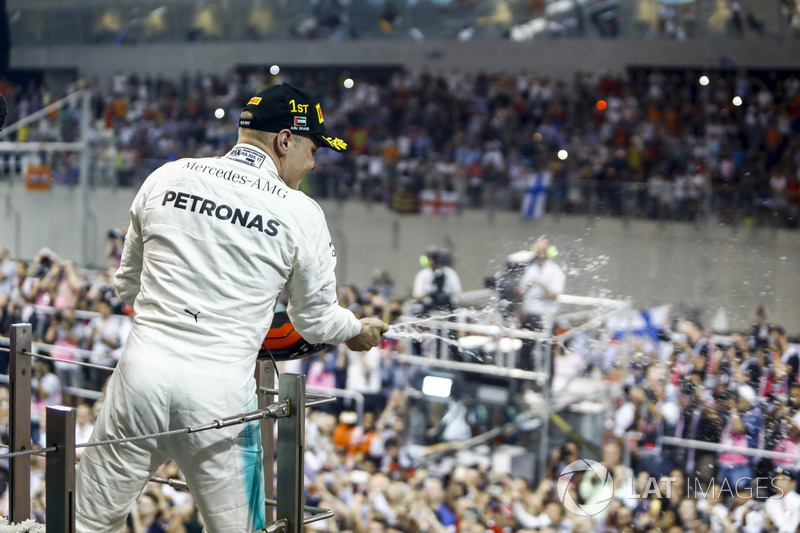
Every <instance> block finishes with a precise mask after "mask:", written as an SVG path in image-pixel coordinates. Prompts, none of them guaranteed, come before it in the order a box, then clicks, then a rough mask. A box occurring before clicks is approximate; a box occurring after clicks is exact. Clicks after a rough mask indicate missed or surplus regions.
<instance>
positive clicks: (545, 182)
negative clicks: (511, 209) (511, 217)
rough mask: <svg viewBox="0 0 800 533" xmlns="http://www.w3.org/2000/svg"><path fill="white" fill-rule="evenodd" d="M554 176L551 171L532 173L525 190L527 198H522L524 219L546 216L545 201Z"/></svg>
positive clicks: (521, 212) (521, 213)
mask: <svg viewBox="0 0 800 533" xmlns="http://www.w3.org/2000/svg"><path fill="white" fill-rule="evenodd" d="M552 179H553V175H552V173H551V172H550V171H549V170H540V171H538V172H532V173H531V174H530V175H529V176H528V183H527V185H526V188H525V196H524V197H523V198H522V209H521V211H520V215H521V216H522V218H531V219H536V218H540V217H541V216H542V215H544V208H545V201H546V200H547V189H548V187H550V182H551V181H552Z"/></svg>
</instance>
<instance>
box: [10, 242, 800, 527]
mask: <svg viewBox="0 0 800 533" xmlns="http://www.w3.org/2000/svg"><path fill="white" fill-rule="evenodd" d="M108 252H109V258H110V260H111V261H113V260H114V255H115V252H114V247H113V246H111V245H110V246H109V251H108ZM113 269H114V267H111V268H110V269H109V270H107V271H84V270H79V269H76V268H75V267H74V265H72V263H71V261H70V260H68V259H63V258H60V257H58V256H57V255H56V254H55V253H53V252H52V251H50V250H47V249H43V250H42V251H40V253H39V254H37V256H36V257H35V258H34V260H33V261H31V262H30V264H28V263H16V264H15V263H14V262H11V261H10V260H9V259H8V258H7V256H6V255H5V254H4V253H2V254H0V274H1V275H0V300H2V302H3V304H4V305H3V306H2V308H0V309H2V311H0V335H4V336H7V335H8V328H9V326H10V324H11V323H15V322H21V321H26V322H31V323H32V324H33V331H34V340H35V341H37V342H39V343H41V344H40V345H39V349H40V350H41V351H43V352H47V353H51V354H52V355H54V356H56V357H59V358H63V359H74V358H77V359H83V360H89V361H95V362H100V363H102V364H106V365H109V366H113V365H114V364H115V361H116V360H117V358H118V356H119V350H120V348H121V346H122V344H123V343H124V341H125V334H126V328H127V327H129V321H130V318H129V316H128V312H129V309H126V308H125V307H124V306H121V305H120V303H119V302H118V300H116V298H115V295H114V291H113V290H112V289H111V287H110V285H109V277H110V275H111V274H112V273H113ZM392 285H393V284H392V282H391V279H390V278H389V277H388V276H387V275H386V274H385V273H376V276H375V279H374V280H372V282H371V283H369V284H368V285H366V286H365V287H360V288H359V287H355V286H345V287H342V288H341V289H340V291H339V294H340V301H341V304H342V305H343V306H346V307H349V308H351V309H352V310H353V311H354V312H355V313H356V314H357V315H359V316H378V317H382V318H383V319H384V320H386V321H387V322H389V323H393V322H395V321H396V320H397V319H398V318H399V317H400V316H401V315H402V314H403V310H404V307H403V305H404V302H403V300H402V299H399V298H396V297H394V296H395V295H393V294H392ZM112 322H113V324H114V325H113V326H112V325H111V323H112ZM402 342H403V341H402V340H397V339H388V338H387V339H385V340H384V342H383V344H382V345H381V346H380V347H378V348H375V349H373V350H371V351H369V352H352V351H350V350H348V349H347V348H346V347H344V346H343V345H342V346H333V347H330V348H329V349H327V350H324V351H322V352H320V353H318V354H315V355H313V356H310V357H308V358H306V359H304V360H300V361H292V362H285V363H280V365H281V369H282V370H283V371H284V372H287V371H288V372H303V373H305V374H306V375H307V380H308V383H309V385H311V386H325V387H338V388H346V389H349V390H352V391H357V392H360V393H362V394H363V395H364V399H365V402H364V412H363V415H362V416H360V417H359V416H358V415H357V414H356V413H355V412H354V407H355V406H354V404H351V403H347V402H346V401H343V402H340V403H338V404H335V405H333V406H321V407H319V408H317V409H314V410H311V411H309V412H308V416H307V427H306V447H305V478H306V479H305V486H306V498H307V501H308V502H309V503H310V504H313V505H319V506H321V507H325V508H331V509H334V510H335V511H336V517H335V518H334V519H331V520H327V521H323V522H319V523H316V524H314V525H310V526H309V530H310V531H315V530H320V531H353V532H369V533H379V532H399V531H402V532H406V533H410V532H423V531H428V532H453V531H458V532H475V533H478V532H486V531H492V532H496V533H500V532H506V531H525V532H530V531H542V532H544V531H547V532H551V531H556V532H559V531H578V532H589V531H608V532H617V531H619V532H628V531H634V532H638V531H670V532H675V533H677V532H678V531H693V532H694V531H698V532H703V531H713V532H720V531H746V532H750V531H753V532H762V531H780V532H784V531H785V532H789V531H795V529H796V528H797V527H798V526H800V494H798V493H797V491H796V481H795V480H796V479H797V474H798V467H800V462H798V460H797V457H795V459H788V460H787V459H786V458H760V457H758V456H756V455H748V454H746V453H745V454H742V453H739V452H738V451H730V450H728V451H721V452H720V451H715V450H705V449H692V448H685V447H681V446H675V445H672V444H669V443H664V442H662V438H663V437H679V438H684V439H691V440H698V441H702V442H706V443H711V444H734V445H738V446H742V447H744V448H751V449H764V450H775V451H782V452H787V453H790V454H799V453H800V354H798V351H797V348H796V347H795V346H794V345H793V344H791V343H790V342H789V338H788V335H787V333H786V331H785V330H784V329H783V328H782V327H781V326H779V325H776V324H775V323H774V322H773V321H772V320H771V318H770V316H769V313H768V312H767V311H766V310H765V309H763V308H760V309H759V311H758V313H757V317H756V319H755V320H754V325H753V326H752V328H751V329H748V330H746V331H736V332H733V333H731V334H730V335H729V336H725V337H719V336H711V335H710V334H709V332H708V331H707V330H706V329H704V328H703V327H702V324H701V323H700V322H699V320H697V319H692V318H685V317H681V318H676V319H675V320H674V321H673V322H672V323H671V324H670V325H669V326H665V328H664V330H662V331H661V333H660V334H659V335H657V336H655V337H649V336H645V337H635V338H631V339H628V340H627V341H626V342H625V343H622V344H619V343H613V346H614V348H615V350H616V351H615V352H614V355H613V357H609V355H608V354H607V353H604V354H600V355H598V354H594V355H591V354H590V355H589V358H588V359H583V360H582V364H577V365H574V364H565V363H564V364H562V363H563V361H561V360H566V359H567V358H575V357H576V355H577V354H579V353H581V354H582V353H583V352H582V351H581V350H582V349H581V348H579V346H578V345H579V344H581V343H579V342H576V343H575V345H573V344H572V343H569V342H568V343H565V344H564V345H563V346H556V348H555V350H556V353H555V358H556V365H555V366H556V373H557V374H558V373H559V372H564V371H565V369H568V368H571V369H573V370H578V369H583V370H584V371H588V369H589V368H591V366H592V365H596V366H598V367H599V368H601V369H602V371H603V374H602V375H603V376H604V379H606V380H609V381H612V382H617V383H621V384H623V385H624V391H625V392H624V394H623V395H622V396H620V397H619V398H618V399H617V400H616V402H615V404H614V405H613V406H612V407H611V408H610V409H609V410H608V411H607V413H606V421H607V424H606V428H607V431H606V433H605V435H604V436H603V438H602V442H597V443H595V444H596V445H597V446H598V447H600V448H601V451H600V452H599V454H598V455H594V454H595V453H598V451H597V450H593V446H592V443H587V442H585V441H580V440H578V441H574V440H566V441H563V443H554V444H558V445H556V446H554V447H553V448H552V450H550V453H551V456H550V457H549V461H548V465H547V470H546V471H545V472H533V471H531V472H522V471H519V470H517V471H509V470H502V469H497V468H492V465H493V462H492V461H491V460H486V461H484V460H481V459H476V454H472V455H462V454H460V451H461V448H462V445H463V441H464V440H466V439H467V438H469V437H471V436H474V435H476V434H478V433H480V432H482V431H485V430H487V429H490V428H491V427H492V421H491V417H487V416H486V414H485V413H484V414H483V415H482V414H481V407H480V406H479V405H476V404H473V403H469V402H468V406H469V409H468V410H467V411H465V412H464V413H463V415H464V416H463V417H462V419H463V420H464V421H466V422H467V424H466V426H464V428H465V429H464V428H461V430H460V431H461V433H460V434H458V435H460V436H457V437H453V436H448V435H453V434H452V433H448V432H447V431H441V430H442V428H441V425H440V422H441V418H442V410H441V405H440V406H439V407H438V408H437V407H436V404H429V403H426V402H424V401H422V400H421V399H420V398H419V397H416V396H415V395H413V394H411V395H409V392H408V389H407V388H406V387H407V385H408V384H407V383H405V382H404V380H403V373H402V372H401V371H400V368H399V366H397V364H396V363H395V361H394V357H393V356H394V354H395V353H397V352H398V351H402V350H404V347H403V346H402ZM424 346H426V345H425V344H423V349H430V346H429V347H428V348H424ZM76 349H77V350H76ZM2 353H3V352H2V351H0V355H2ZM581 357H586V354H584V355H582V356H581ZM592 357H595V358H596V359H594V360H593V359H592ZM587 363H588V365H587ZM5 364H7V362H6V363H4V365H5ZM74 368H76V367H74V366H68V365H65V364H58V363H56V365H55V366H53V365H51V364H50V362H48V361H44V360H37V361H36V363H35V365H34V376H33V377H34V380H33V385H34V390H33V402H32V426H33V427H32V435H33V439H34V444H36V445H40V446H43V445H44V433H45V431H46V428H44V427H42V424H41V421H42V419H41V415H42V413H43V410H44V408H45V407H46V406H47V405H53V404H61V403H66V404H70V405H76V406H77V407H78V425H77V428H76V433H77V435H76V440H77V441H78V442H85V441H86V440H88V436H89V435H90V434H91V427H92V424H93V420H94V415H95V414H96V412H97V410H98V409H99V407H100V406H101V405H102V396H101V397H100V399H98V400H95V399H94V398H88V399H87V398H86V397H82V395H81V391H80V390H79V389H80V388H85V389H90V390H100V391H102V388H103V385H104V381H105V377H106V374H105V373H103V374H101V375H100V376H93V375H92V374H90V373H87V372H83V369H78V370H77V371H75V370H74ZM70 387H75V388H70ZM68 392H71V393H73V394H72V395H70V394H68ZM514 401H519V400H516V399H515V400H514ZM525 408H526V406H524V405H518V404H517V405H512V406H509V409H510V412H511V413H512V417H513V412H522V411H523V410H524V409H525ZM0 409H2V411H3V413H2V414H3V417H2V420H3V428H2V429H3V431H4V434H5V431H7V429H6V427H5V426H6V424H7V416H6V413H7V409H8V389H6V388H5V387H2V388H0ZM507 411H508V410H507ZM464 431H466V433H464ZM515 435H516V436H514V435H510V436H506V437H503V438H501V439H500V440H495V441H493V442H492V445H493V446H494V445H497V444H505V443H510V444H514V443H516V444H524V439H523V438H522V437H520V436H519V433H516V434H515ZM516 439H521V440H516ZM432 454H433V455H434V456H436V457H438V459H437V460H432V459H431V457H432ZM583 458H586V459H590V458H591V459H596V460H597V461H598V462H600V463H601V464H602V465H603V466H604V467H605V468H606V469H607V471H608V472H609V473H610V474H611V476H612V480H613V487H614V490H613V495H612V494H611V493H608V492H607V489H604V488H603V487H604V484H603V483H602V481H603V480H602V479H600V478H599V477H598V476H597V475H595V474H593V473H592V472H591V471H587V472H583V473H581V472H579V473H577V474H576V475H573V476H567V477H566V478H565V477H564V476H563V475H561V472H562V471H563V469H564V467H566V466H567V465H569V464H571V463H572V462H574V461H577V460H578V459H583ZM6 466H7V464H6ZM43 470H44V464H43V460H42V459H41V458H37V457H34V468H33V472H32V483H31V491H32V498H33V500H32V501H33V503H34V504H33V511H34V515H35V517H36V518H37V519H38V520H40V521H43V520H44V515H43V509H44V508H45V505H46V502H44V500H43V493H42V479H43ZM0 472H2V470H0ZM157 475H158V477H161V478H164V479H171V478H174V479H181V473H180V472H179V471H178V470H177V468H176V467H175V465H174V464H173V463H168V464H166V465H164V466H163V467H162V468H161V470H160V471H159V472H158V474H157ZM559 484H561V485H562V489H561V490H558V488H559ZM564 490H566V491H567V493H568V495H567V496H565V492H564ZM609 497H610V498H611V499H610V501H609V503H608V505H607V506H603V505H600V506H599V507H591V506H596V505H597V504H598V502H600V503H601V504H602V502H603V501H604V500H603V499H604V498H606V499H607V498H609ZM565 498H571V501H572V502H574V503H575V504H576V505H583V506H585V507H586V508H590V507H591V508H592V509H598V508H600V511H598V512H597V514H592V515H591V516H581V514H580V512H578V514H576V508H575V507H574V506H572V507H570V506H569V505H565V503H563V502H565V501H566V500H565ZM3 504H4V505H7V495H6V496H5V500H4V502H3ZM128 528H129V531H132V532H136V533H139V532H161V531H164V532H166V531H169V532H184V531H186V532H200V531H201V528H202V519H201V518H200V517H199V515H198V513H197V510H196V508H195V506H194V504H193V501H192V499H191V495H190V494H188V493H186V492H182V491H181V490H179V489H176V488H173V487H170V486H168V485H161V484H156V483H151V484H149V485H148V487H147V489H146V490H145V492H144V493H143V495H142V497H141V498H140V501H139V503H138V505H137V507H136V508H135V510H134V512H133V513H132V514H131V516H130V519H129V524H128Z"/></svg>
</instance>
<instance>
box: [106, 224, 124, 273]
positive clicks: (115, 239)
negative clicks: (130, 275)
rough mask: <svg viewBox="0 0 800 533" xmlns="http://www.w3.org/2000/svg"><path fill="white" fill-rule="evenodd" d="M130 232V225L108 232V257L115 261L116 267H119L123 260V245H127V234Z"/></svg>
mask: <svg viewBox="0 0 800 533" xmlns="http://www.w3.org/2000/svg"><path fill="white" fill-rule="evenodd" d="M127 232H128V225H127V224H126V225H124V226H121V227H119V228H111V229H110V230H108V234H107V238H108V243H107V244H106V257H108V258H109V259H113V260H114V266H116V267H118V266H119V262H120V260H121V259H122V245H123V244H124V243H125V234H126V233H127Z"/></svg>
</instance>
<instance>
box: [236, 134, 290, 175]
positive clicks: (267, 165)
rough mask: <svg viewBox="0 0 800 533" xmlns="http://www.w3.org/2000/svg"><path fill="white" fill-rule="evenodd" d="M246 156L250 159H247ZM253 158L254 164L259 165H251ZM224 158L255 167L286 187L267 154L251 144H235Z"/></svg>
mask: <svg viewBox="0 0 800 533" xmlns="http://www.w3.org/2000/svg"><path fill="white" fill-rule="evenodd" d="M248 153H249V154H248ZM248 155H249V156H250V157H248ZM253 157H255V159H256V162H258V163H259V164H258V165H255V164H253ZM225 158H226V159H230V160H232V161H237V162H239V163H243V164H245V165H248V166H251V167H256V168H258V169H259V170H265V171H267V172H268V173H269V174H270V175H272V176H273V177H274V178H275V179H277V180H278V181H280V182H281V183H282V184H283V185H286V182H285V181H283V178H281V177H280V175H279V174H278V167H276V166H275V162H274V161H273V160H272V158H271V157H270V156H269V154H267V153H266V152H265V151H264V150H262V149H261V148H258V147H256V146H254V145H252V144H249V143H237V144H236V145H234V147H233V148H231V150H230V151H229V152H228V153H227V154H225Z"/></svg>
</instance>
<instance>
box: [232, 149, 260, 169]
mask: <svg viewBox="0 0 800 533" xmlns="http://www.w3.org/2000/svg"><path fill="white" fill-rule="evenodd" d="M227 157H228V159H233V160H234V161H238V162H239V163H244V164H245V165H250V166H251V167H253V168H261V165H263V164H264V160H265V159H266V156H265V155H264V154H262V153H260V152H257V151H255V150H251V149H250V148H247V147H246V146H236V147H234V148H233V150H231V151H230V152H229V153H228V156H227Z"/></svg>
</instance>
